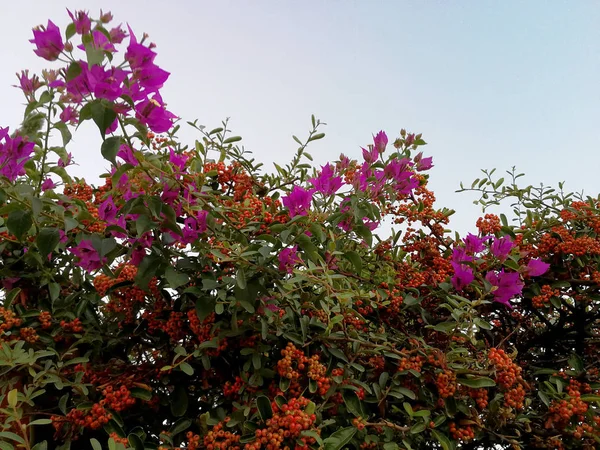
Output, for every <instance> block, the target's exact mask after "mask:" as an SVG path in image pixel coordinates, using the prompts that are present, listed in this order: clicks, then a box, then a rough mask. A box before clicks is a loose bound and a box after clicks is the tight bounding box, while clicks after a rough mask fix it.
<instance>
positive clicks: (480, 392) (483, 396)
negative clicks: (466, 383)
mask: <svg viewBox="0 0 600 450" xmlns="http://www.w3.org/2000/svg"><path fill="white" fill-rule="evenodd" d="M468 393H469V397H471V398H472V399H473V400H475V402H476V403H477V406H478V407H479V409H481V410H483V409H485V408H486V407H487V405H488V391H487V390H486V389H484V388H481V389H473V388H470V389H469V391H468Z"/></svg>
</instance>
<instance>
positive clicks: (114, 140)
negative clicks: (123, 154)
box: [100, 136, 121, 166]
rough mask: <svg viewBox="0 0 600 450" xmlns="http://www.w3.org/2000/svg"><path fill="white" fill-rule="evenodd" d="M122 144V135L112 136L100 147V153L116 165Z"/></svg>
mask: <svg viewBox="0 0 600 450" xmlns="http://www.w3.org/2000/svg"><path fill="white" fill-rule="evenodd" d="M120 146H121V136H111V137H109V138H107V139H106V140H105V141H104V142H103V143H102V146H101V147H100V153H102V156H103V157H104V159H106V160H107V161H110V162H111V163H113V164H114V165H115V166H116V165H117V160H116V157H117V153H119V147H120Z"/></svg>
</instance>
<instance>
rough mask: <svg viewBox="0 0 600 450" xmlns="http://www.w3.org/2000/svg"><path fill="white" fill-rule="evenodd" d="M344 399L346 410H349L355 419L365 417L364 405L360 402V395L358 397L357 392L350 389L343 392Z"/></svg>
mask: <svg viewBox="0 0 600 450" xmlns="http://www.w3.org/2000/svg"><path fill="white" fill-rule="evenodd" d="M342 398H343V399H344V403H345V404H346V409H348V411H350V413H352V414H353V415H354V416H355V417H363V416H364V411H363V407H362V403H361V402H360V399H359V398H358V395H356V392H354V391H352V390H349V389H344V391H343V392H342Z"/></svg>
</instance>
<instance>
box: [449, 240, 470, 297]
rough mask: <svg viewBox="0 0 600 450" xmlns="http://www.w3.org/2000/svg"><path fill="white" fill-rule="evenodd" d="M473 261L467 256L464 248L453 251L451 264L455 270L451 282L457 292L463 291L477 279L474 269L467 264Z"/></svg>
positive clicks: (456, 248)
mask: <svg viewBox="0 0 600 450" xmlns="http://www.w3.org/2000/svg"><path fill="white" fill-rule="evenodd" d="M471 261H473V257H472V256H469V255H467V251H466V249H465V248H464V247H455V248H454V249H453V250H452V261H451V263H450V264H451V265H452V268H453V269H454V275H452V278H451V280H450V281H451V282H452V286H454V289H456V290H457V291H462V290H463V289H464V288H465V287H467V286H468V285H469V284H471V282H472V281H473V280H474V279H475V275H474V274H473V269H472V268H471V267H469V266H468V265H467V264H466V263H468V262H471Z"/></svg>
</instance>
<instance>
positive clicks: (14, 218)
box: [6, 209, 33, 240]
mask: <svg viewBox="0 0 600 450" xmlns="http://www.w3.org/2000/svg"><path fill="white" fill-rule="evenodd" d="M32 225H33V218H32V217H31V212H30V211H27V210H24V209H17V210H16V211H13V212H11V213H10V214H9V215H8V219H7V220H6V227H7V228H8V231H9V232H10V233H12V234H14V235H15V236H16V237H17V239H19V240H21V238H22V237H23V235H24V234H25V233H27V232H28V231H29V229H30V228H31V226H32Z"/></svg>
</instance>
